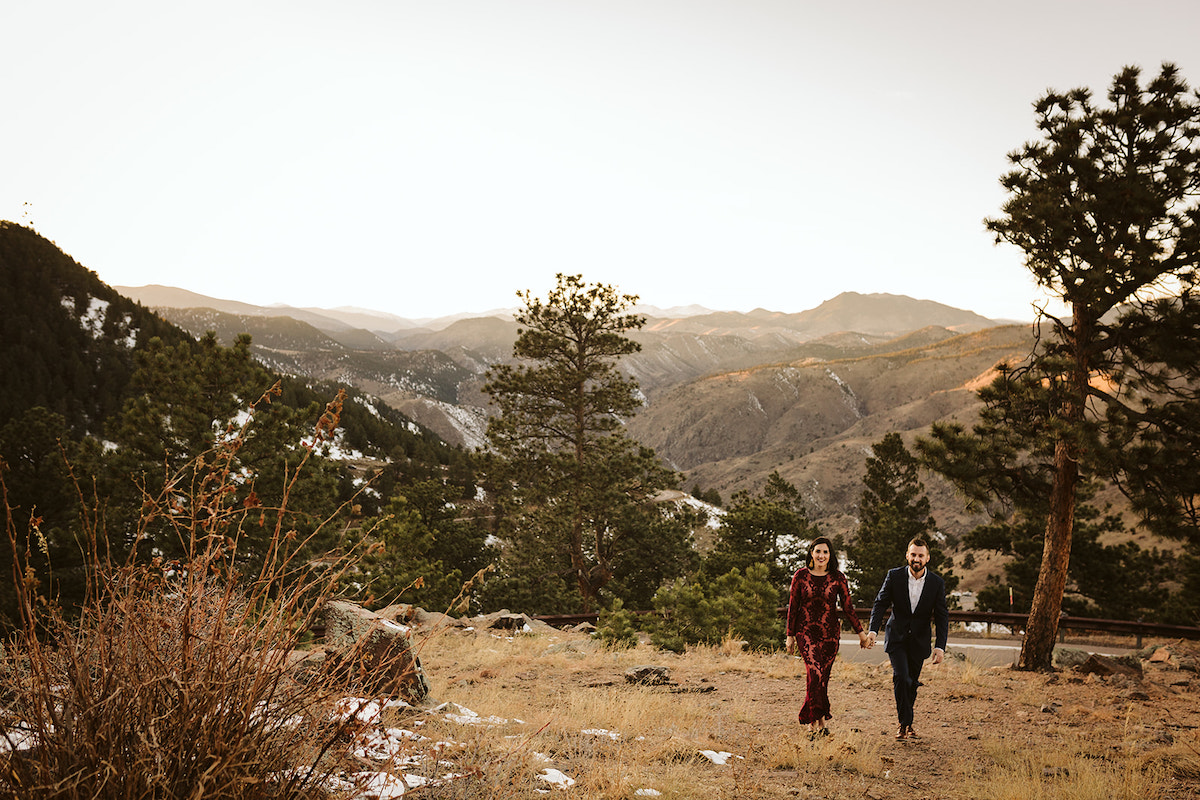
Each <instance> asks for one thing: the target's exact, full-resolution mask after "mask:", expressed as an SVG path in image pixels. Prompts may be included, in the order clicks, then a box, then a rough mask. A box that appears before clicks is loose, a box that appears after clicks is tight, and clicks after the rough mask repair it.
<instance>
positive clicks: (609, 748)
mask: <svg viewBox="0 0 1200 800" xmlns="http://www.w3.org/2000/svg"><path fill="white" fill-rule="evenodd" d="M423 659H424V662H425V667H426V670H427V672H428V673H429V675H430V680H431V684H432V686H433V692H434V695H435V697H437V699H438V700H449V701H453V702H454V703H457V704H460V705H462V706H465V707H468V708H471V709H473V710H474V711H476V712H478V713H479V714H481V715H485V716H487V715H495V716H496V717H498V718H500V719H498V720H495V723H496V724H494V725H492V726H472V727H471V728H470V729H464V728H463V726H460V725H457V724H455V723H453V722H450V721H447V720H445V719H440V718H432V717H431V718H430V720H429V721H428V722H427V723H426V724H425V726H424V728H423V729H422V730H423V732H424V733H426V735H430V736H433V737H434V738H444V739H446V740H453V741H456V742H460V743H462V744H463V745H464V748H465V749H464V752H463V754H462V755H461V757H460V758H461V759H463V760H461V761H458V762H456V764H455V766H454V767H453V768H452V769H453V770H455V771H457V772H459V773H463V774H464V775H465V777H462V778H458V779H456V780H454V781H451V782H449V783H447V784H444V785H442V786H437V787H428V788H426V789H424V790H422V791H421V793H420V796H422V797H434V798H491V797H496V798H523V797H535V796H541V795H540V794H539V791H538V790H539V789H540V790H543V791H544V790H545V789H546V788H547V784H546V783H545V782H543V781H541V780H539V779H538V777H537V776H538V775H539V773H541V772H542V771H543V770H546V769H547V768H551V769H556V770H559V771H561V772H562V773H564V774H566V775H568V776H570V777H571V778H572V779H574V785H573V786H571V787H570V790H569V795H564V796H571V797H579V798H596V799H597V800H599V799H600V798H604V799H605V800H609V799H612V800H617V798H631V797H637V796H655V795H639V794H637V793H638V791H639V790H642V791H643V792H645V791H646V790H653V791H655V792H659V793H660V794H659V795H657V796H661V797H664V798H679V799H680V800H690V799H691V798H696V800H700V798H703V799H704V800H711V799H712V798H747V797H749V798H754V797H761V798H784V797H801V798H831V797H870V798H875V800H885V799H886V798H907V797H930V798H932V797H951V798H1060V797H1061V798H1079V799H1081V800H1082V799H1085V798H1097V800H1099V799H1100V798H1131V799H1132V798H1152V799H1157V800H1167V799H1168V798H1179V797H1193V796H1195V794H1194V793H1192V791H1191V790H1190V789H1188V788H1187V787H1188V786H1189V785H1194V782H1195V778H1196V776H1197V775H1198V774H1200V757H1197V753H1196V751H1195V750H1194V749H1193V748H1194V746H1195V744H1194V743H1196V742H1197V740H1196V737H1195V734H1194V732H1192V733H1190V734H1187V735H1186V736H1185V735H1180V736H1179V741H1178V742H1176V743H1174V744H1170V745H1163V746H1154V745H1153V743H1152V742H1148V741H1147V739H1148V736H1149V734H1148V731H1152V730H1158V729H1161V728H1162V720H1161V719H1159V718H1158V717H1156V716H1155V712H1154V706H1153V704H1150V705H1147V704H1144V703H1143V704H1141V705H1138V704H1136V703H1132V704H1131V703H1130V702H1128V701H1121V702H1117V701H1113V702H1104V701H1103V699H1104V698H1110V699H1111V696H1112V694H1113V691H1112V689H1111V688H1110V687H1109V686H1108V685H1106V684H1105V683H1103V682H1097V681H1085V680H1074V679H1072V680H1071V681H1069V682H1068V681H1066V680H1063V679H1056V678H1053V677H1049V676H1046V675H1040V674H1030V673H1018V672H1014V671H1012V670H1009V669H997V668H992V669H985V668H980V667H978V666H976V665H975V664H973V663H972V662H969V661H951V662H947V663H946V664H944V665H942V666H941V667H939V668H936V669H931V670H930V674H929V677H928V683H927V686H926V688H925V689H923V692H925V693H926V695H925V696H926V697H927V698H928V699H927V700H925V701H918V703H919V706H922V702H924V705H923V706H922V707H923V708H924V711H921V710H920V709H919V717H920V721H921V723H922V724H921V725H919V727H920V728H921V729H922V731H923V732H924V734H925V739H924V740H923V742H922V743H920V744H911V745H897V744H896V743H895V742H894V741H893V740H892V738H891V732H892V731H893V728H892V724H891V722H890V716H891V710H890V703H889V701H890V693H891V679H890V672H889V671H888V670H887V668H886V665H885V666H883V667H880V666H869V665H858V664H852V663H847V662H845V661H839V663H838V664H837V665H836V666H835V669H834V677H833V683H832V685H831V692H832V698H831V699H832V700H833V704H834V714H835V719H834V720H833V722H832V723H831V728H832V730H833V734H832V735H831V736H830V737H828V738H826V739H818V740H816V741H810V740H809V738H808V736H807V732H806V730H805V729H803V728H802V726H800V725H799V724H798V723H796V722H795V712H796V709H797V708H798V707H799V705H800V703H801V701H802V699H803V673H802V666H801V665H800V663H799V662H798V661H796V660H795V659H790V658H786V657H783V656H781V655H778V654H769V655H763V654H754V653H745V652H741V651H740V650H739V649H737V648H734V647H710V648H693V649H691V650H689V651H688V652H687V653H685V654H682V655H676V654H672V653H664V652H658V651H655V650H653V649H651V648H649V647H647V646H645V645H642V646H639V647H637V648H634V649H631V650H621V651H610V650H605V649H603V648H600V647H598V646H594V645H592V644H590V643H589V642H588V641H587V640H586V638H585V637H583V636H582V635H579V634H570V633H551V634H537V635H516V636H510V635H504V634H502V633H499V632H489V631H482V630H481V631H471V632H462V631H458V630H455V629H450V630H448V631H445V632H441V633H438V634H436V635H434V636H433V637H432V638H431V639H430V640H429V641H428V642H427V644H426V650H425V655H424V656H423ZM641 664H655V665H659V666H666V667H667V668H668V669H670V671H671V676H672V678H673V680H674V682H675V684H676V685H673V686H667V687H648V686H636V685H632V684H628V683H626V682H625V681H624V679H623V674H624V672H625V670H627V669H628V668H629V667H631V666H636V665H641ZM706 688H711V689H715V691H705V689H706ZM1058 698H1061V700H1060V699H1058ZM1089 698H1091V699H1090V700H1089ZM935 703H936V705H937V708H936V709H931V708H930V705H931V704H935ZM1048 704H1052V705H1053V707H1054V713H1050V712H1049V711H1043V710H1042V709H1043V708H1045V707H1048ZM1197 706H1200V704H1198V703H1196V702H1194V701H1193V702H1191V703H1190V704H1189V708H1192V710H1193V711H1194V712H1195V713H1197V714H1198V715H1200V708H1197ZM922 714H924V716H921V715H922ZM1192 719H1196V718H1192V717H1189V720H1192ZM502 720H503V721H502ZM1188 724H1189V725H1190V724H1191V722H1189V723H1188ZM1181 729H1182V730H1184V731H1190V730H1192V729H1191V728H1188V727H1187V726H1182V728H1181ZM1189 737H1190V738H1189ZM1185 738H1186V741H1185ZM702 751H711V752H712V753H715V754H721V753H725V754H729V755H728V758H727V761H726V762H725V763H724V764H717V763H714V762H713V761H712V760H710V758H709V757H707V756H705V755H704V754H703V753H702ZM472 772H473V773H474V774H471V773H472ZM555 793H556V794H557V792H555Z"/></svg>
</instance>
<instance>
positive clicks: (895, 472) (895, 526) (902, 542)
mask: <svg viewBox="0 0 1200 800" xmlns="http://www.w3.org/2000/svg"><path fill="white" fill-rule="evenodd" d="M863 484H864V487H865V488H864V489H863V493H862V499H861V500H859V504H858V505H859V508H858V513H859V518H860V520H861V521H860V523H859V526H858V530H857V531H856V532H855V536H854V541H852V542H850V543H849V544H847V545H846V558H847V564H846V566H845V569H844V571H845V573H846V577H847V578H848V579H849V580H850V583H851V586H853V587H854V593H855V595H856V596H857V597H861V598H863V599H866V600H870V599H873V598H874V596H875V592H876V591H878V589H879V587H880V586H882V585H883V579H884V578H885V577H886V576H887V572H888V570H890V569H892V568H893V567H897V566H900V565H902V564H903V563H904V553H905V551H906V550H907V549H908V543H909V542H910V541H911V540H912V539H915V538H917V537H920V538H922V539H924V540H925V541H926V542H927V543H928V544H929V566H930V569H933V570H934V571H935V572H937V573H938V574H939V575H941V576H942V578H943V579H944V580H945V581H946V590H947V591H950V590H951V589H953V588H954V587H955V586H957V585H958V577H957V576H956V575H954V574H953V573H952V572H951V571H950V570H949V569H948V567H946V566H943V562H944V554H943V553H942V549H941V546H940V544H941V543H940V542H939V541H938V540H939V535H938V532H937V526H936V524H935V523H934V520H933V516H932V515H931V514H930V513H929V498H928V497H926V496H925V486H924V485H923V484H922V483H921V481H920V477H919V475H918V472H917V459H916V457H915V456H913V455H912V453H910V452H909V451H908V448H906V447H905V446H904V440H903V439H901V438H900V434H898V433H888V434H886V435H885V436H884V437H883V438H882V439H881V440H879V441H878V442H876V443H875V444H874V445H872V446H871V455H870V456H868V458H867V471H866V474H865V475H864V476H863Z"/></svg>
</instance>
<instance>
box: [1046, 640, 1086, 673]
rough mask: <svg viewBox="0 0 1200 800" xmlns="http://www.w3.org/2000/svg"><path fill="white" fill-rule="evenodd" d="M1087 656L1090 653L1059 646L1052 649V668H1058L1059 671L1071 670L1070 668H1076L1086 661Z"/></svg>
mask: <svg viewBox="0 0 1200 800" xmlns="http://www.w3.org/2000/svg"><path fill="white" fill-rule="evenodd" d="M1089 655H1091V653H1089V652H1088V651H1086V650H1079V649H1077V648H1074V647H1061V646H1059V647H1055V648H1054V654H1053V657H1052V661H1053V663H1054V666H1056V667H1059V668H1060V669H1071V668H1072V667H1078V666H1079V665H1080V664H1082V663H1083V662H1085V661H1087V659H1088V656H1089Z"/></svg>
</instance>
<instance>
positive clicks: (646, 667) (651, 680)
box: [625, 664, 671, 686]
mask: <svg viewBox="0 0 1200 800" xmlns="http://www.w3.org/2000/svg"><path fill="white" fill-rule="evenodd" d="M625 682H626V683H636V684H640V685H642V686H666V685H667V684H668V683H670V682H671V671H670V670H669V669H667V668H666V667H655V666H652V665H650V664H643V665H642V666H639V667H630V668H629V669H627V670H625Z"/></svg>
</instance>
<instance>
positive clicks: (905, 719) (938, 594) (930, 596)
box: [867, 538, 950, 740]
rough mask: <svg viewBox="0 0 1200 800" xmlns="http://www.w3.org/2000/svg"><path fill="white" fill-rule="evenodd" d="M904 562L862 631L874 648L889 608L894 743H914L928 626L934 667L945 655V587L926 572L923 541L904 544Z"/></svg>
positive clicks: (887, 647) (890, 576) (891, 576)
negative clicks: (915, 705)
mask: <svg viewBox="0 0 1200 800" xmlns="http://www.w3.org/2000/svg"><path fill="white" fill-rule="evenodd" d="M904 560H905V561H906V562H907V563H908V566H907V567H896V568H895V569H893V570H889V571H888V574H887V577H886V578H884V580H883V586H881V587H879V594H877V595H876V596H875V604H874V605H873V606H872V607H871V623H870V625H868V626H867V627H868V628H869V629H870V633H868V634H867V647H868V648H870V647H874V646H875V639H876V637H877V636H878V635H879V624H880V623H881V622H882V621H883V615H884V614H885V613H886V612H887V610H888V608H889V607H890V608H891V610H892V615H891V617H890V618H889V619H888V622H887V631H886V633H887V636H886V638H885V639H884V650H885V651H886V652H887V654H888V659H889V660H890V661H891V662H892V686H893V688H894V689H895V692H896V716H897V717H898V718H899V720H900V726H899V728H898V729H897V731H896V739H897V740H904V739H919V738H921V737H919V736H917V732H916V731H914V730H913V703H914V702H915V701H916V699H917V687H918V686H920V685H921V682H920V678H921V665H922V664H923V663H924V661H925V659H927V658H929V656H930V648H929V638H930V636H929V633H930V632H929V626H930V622H931V620H932V623H933V624H934V626H935V628H936V636H937V645H936V647H934V648H933V663H934V664H935V665H937V664H940V663H942V659H943V658H944V657H945V655H946V637H947V636H949V634H950V611H949V609H947V608H946V582H945V581H943V580H942V579H941V578H940V577H938V576H937V575H934V574H933V573H932V572H930V571H929V570H928V569H927V567H928V566H929V545H928V544H926V542H925V540H924V539H920V538H917V539H913V540H912V541H911V542H909V543H908V551H907V552H906V553H905V557H904Z"/></svg>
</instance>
